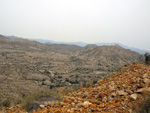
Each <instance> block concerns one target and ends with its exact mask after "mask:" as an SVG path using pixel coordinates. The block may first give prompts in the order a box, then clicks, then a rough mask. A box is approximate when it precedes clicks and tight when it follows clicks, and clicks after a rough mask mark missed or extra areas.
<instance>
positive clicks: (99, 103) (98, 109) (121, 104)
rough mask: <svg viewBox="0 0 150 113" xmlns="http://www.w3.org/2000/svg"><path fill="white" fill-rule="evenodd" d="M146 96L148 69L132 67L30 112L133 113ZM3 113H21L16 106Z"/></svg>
mask: <svg viewBox="0 0 150 113" xmlns="http://www.w3.org/2000/svg"><path fill="white" fill-rule="evenodd" d="M149 93H150V67H148V66H145V65H142V64H133V65H130V66H128V67H125V68H123V69H121V70H120V71H119V72H118V73H116V74H113V75H112V76H111V77H108V78H106V79H104V80H99V81H98V82H97V83H96V84H94V85H92V86H90V87H89V88H81V89H79V90H78V91H75V92H73V93H69V94H67V95H65V96H64V99H63V101H57V102H56V101H49V102H47V103H45V104H44V105H40V107H41V109H38V110H33V113H91V112H92V113H134V112H135V110H138V109H139V108H140V107H141V106H140V105H141V104H142V102H143V100H144V97H145V96H146V95H148V94H149ZM2 111H5V112H6V111H7V112H16V111H17V112H19V111H20V112H25V111H24V110H21V108H20V106H15V107H11V108H3V110H2Z"/></svg>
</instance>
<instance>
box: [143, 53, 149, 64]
mask: <svg viewBox="0 0 150 113" xmlns="http://www.w3.org/2000/svg"><path fill="white" fill-rule="evenodd" d="M144 56H145V64H146V65H149V64H150V54H149V53H145V54H144Z"/></svg>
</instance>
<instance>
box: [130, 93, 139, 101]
mask: <svg viewBox="0 0 150 113" xmlns="http://www.w3.org/2000/svg"><path fill="white" fill-rule="evenodd" d="M137 97H138V95H137V94H132V95H130V99H131V100H136V99H137Z"/></svg>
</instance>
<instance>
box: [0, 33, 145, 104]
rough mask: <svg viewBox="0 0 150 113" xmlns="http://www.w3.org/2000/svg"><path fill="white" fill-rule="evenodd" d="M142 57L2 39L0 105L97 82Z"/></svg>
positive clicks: (102, 49)
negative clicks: (42, 91)
mask: <svg viewBox="0 0 150 113" xmlns="http://www.w3.org/2000/svg"><path fill="white" fill-rule="evenodd" d="M141 61H143V56H141V55H140V54H138V53H136V52H133V51H131V50H127V49H124V48H122V47H120V46H118V45H114V46H101V47H93V46H91V47H89V46H87V47H85V48H81V47H78V46H74V45H72V46H71V45H69V46H68V45H47V44H41V43H38V42H35V41H28V40H25V39H8V38H6V37H4V36H2V35H0V102H2V101H3V100H4V99H5V98H12V99H14V100H15V99H16V98H19V97H24V96H25V95H27V94H29V93H30V92H34V91H37V90H43V89H51V88H53V87H63V86H72V85H77V84H80V85H83V84H84V83H85V82H87V81H94V82H96V81H98V80H99V79H103V78H105V77H106V75H108V74H109V73H112V72H115V71H116V70H118V69H119V68H120V67H124V66H125V65H129V64H132V63H136V62H141Z"/></svg>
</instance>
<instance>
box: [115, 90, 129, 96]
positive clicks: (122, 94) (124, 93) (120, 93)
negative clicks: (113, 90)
mask: <svg viewBox="0 0 150 113" xmlns="http://www.w3.org/2000/svg"><path fill="white" fill-rule="evenodd" d="M117 93H118V94H119V95H120V96H125V95H127V92H124V90H120V91H117Z"/></svg>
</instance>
